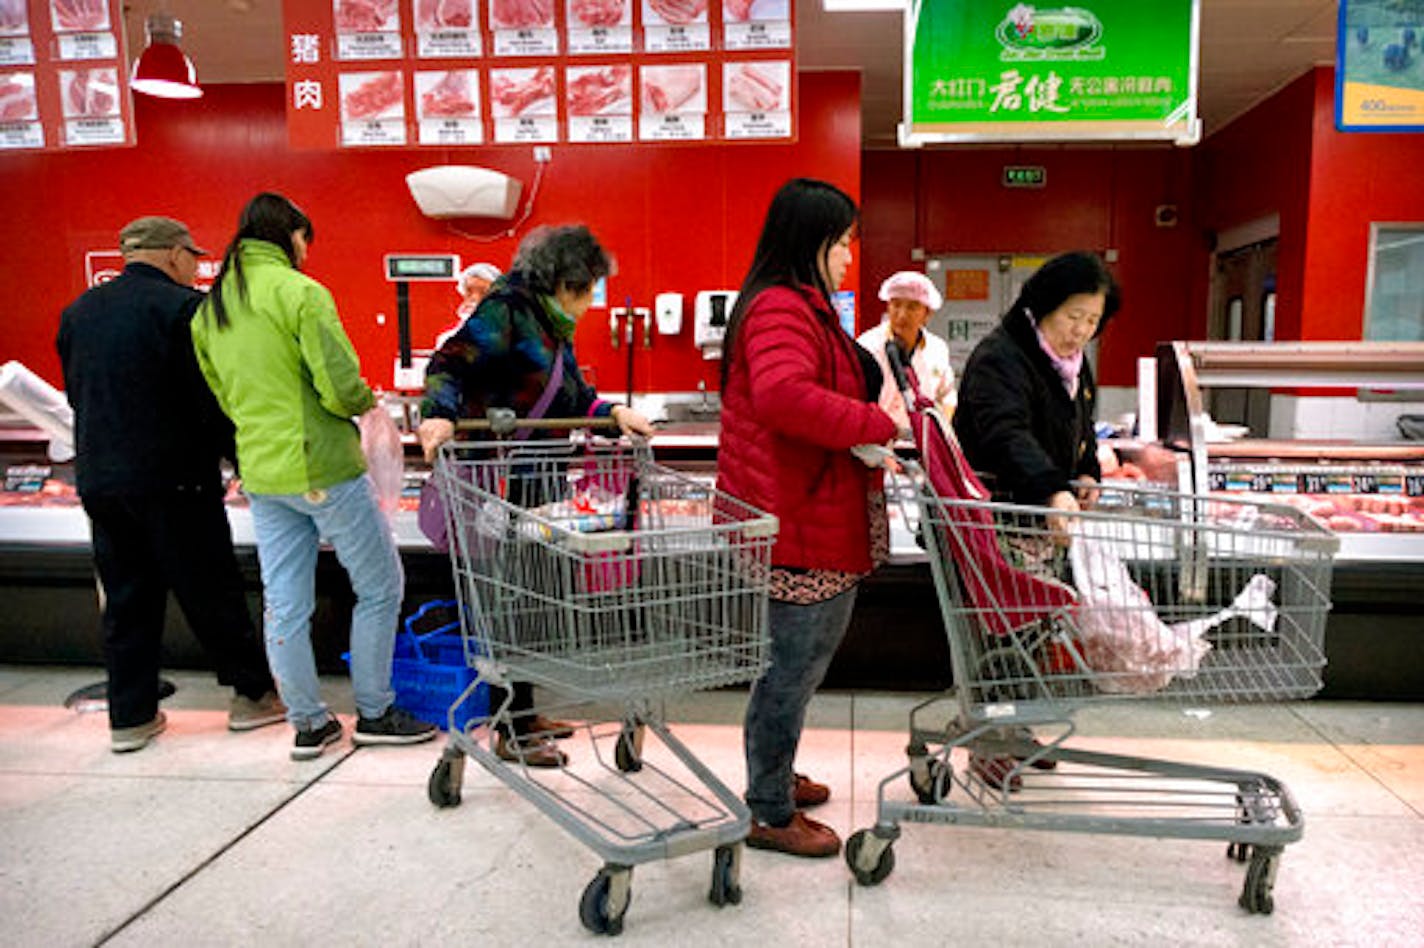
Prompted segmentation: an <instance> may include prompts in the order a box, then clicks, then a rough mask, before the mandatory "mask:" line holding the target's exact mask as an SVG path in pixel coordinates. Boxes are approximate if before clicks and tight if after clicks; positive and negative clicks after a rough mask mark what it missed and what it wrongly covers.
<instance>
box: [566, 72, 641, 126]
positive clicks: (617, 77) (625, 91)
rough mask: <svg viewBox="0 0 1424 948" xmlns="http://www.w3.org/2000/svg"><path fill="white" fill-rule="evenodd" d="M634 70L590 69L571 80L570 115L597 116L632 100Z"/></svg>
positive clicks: (569, 92) (569, 93) (569, 95)
mask: <svg viewBox="0 0 1424 948" xmlns="http://www.w3.org/2000/svg"><path fill="white" fill-rule="evenodd" d="M632 95H633V70H632V68H631V67H628V66H608V67H606V68H604V69H590V70H589V71H587V72H585V73H583V74H582V75H580V76H579V77H578V78H576V79H570V80H569V91H568V97H569V114H570V115H597V114H598V113H599V112H602V111H603V110H604V109H606V108H608V107H609V106H610V105H613V104H614V103H615V102H621V101H624V100H626V99H630V98H632Z"/></svg>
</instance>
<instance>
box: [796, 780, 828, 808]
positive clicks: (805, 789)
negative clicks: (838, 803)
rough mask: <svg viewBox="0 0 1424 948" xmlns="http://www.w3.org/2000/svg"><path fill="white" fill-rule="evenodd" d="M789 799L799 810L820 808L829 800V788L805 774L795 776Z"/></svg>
mask: <svg viewBox="0 0 1424 948" xmlns="http://www.w3.org/2000/svg"><path fill="white" fill-rule="evenodd" d="M791 798H792V800H794V801H795V802H796V806H797V808H799V809H805V808H806V807H808V806H820V805H821V804H822V803H825V802H826V801H827V800H829V799H830V798H831V788H830V787H828V786H826V785H825V784H823V783H817V782H816V781H814V780H812V779H811V778H810V777H808V776H806V775H805V774H797V775H796V787H795V789H794V790H793V791H792V794H791Z"/></svg>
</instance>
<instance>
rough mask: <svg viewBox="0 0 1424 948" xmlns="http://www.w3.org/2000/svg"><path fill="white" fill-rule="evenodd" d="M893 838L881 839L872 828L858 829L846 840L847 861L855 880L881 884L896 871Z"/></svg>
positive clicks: (863, 882)
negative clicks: (892, 845)
mask: <svg viewBox="0 0 1424 948" xmlns="http://www.w3.org/2000/svg"><path fill="white" fill-rule="evenodd" d="M891 842H893V840H888V839H881V838H880V837H879V836H876V835H875V833H873V832H872V831H870V830H856V831H855V832H854V833H852V834H851V837H850V839H848V840H846V848H845V861H846V865H847V866H849V867H850V871H851V874H852V875H854V876H855V881H856V882H859V883H860V884H861V885H879V884H880V883H882V882H884V881H885V880H886V878H887V877H889V875H890V873H891V872H894V871H895V850H894V849H893V848H892V847H891V845H890V844H891Z"/></svg>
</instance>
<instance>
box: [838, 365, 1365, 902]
mask: <svg viewBox="0 0 1424 948" xmlns="http://www.w3.org/2000/svg"><path fill="white" fill-rule="evenodd" d="M891 358H892V362H894V361H895V354H894V353H891ZM899 374H900V376H901V389H902V392H904V393H905V397H906V401H907V404H912V405H913V406H914V407H913V409H912V412H911V423H912V427H913V428H914V431H915V436H916V441H917V443H918V447H919V449H920V463H919V464H917V465H916V464H909V465H907V471H908V473H909V475H910V477H909V481H910V485H909V490H908V500H909V503H908V504H907V508H908V509H907V510H906V515H907V518H911V519H913V518H914V517H915V516H917V518H918V530H919V533H920V535H921V536H922V538H923V543H924V546H925V549H926V552H927V553H928V555H929V560H930V564H931V570H932V573H933V576H934V582H935V587H936V591H937V595H938V600H939V603H940V607H941V611H942V613H943V618H944V624H945V630H946V633H947V635H948V638H949V646H950V659H951V662H952V665H953V674H954V682H955V685H954V688H953V690H952V691H951V693H950V694H948V695H946V696H944V697H942V698H936V699H934V700H932V701H928V702H925V703H923V704H921V705H919V706H917V707H916V708H915V709H914V710H913V711H912V712H911V714H910V743H909V747H908V749H907V750H908V756H909V761H908V763H907V765H906V766H905V767H902V768H900V769H899V770H897V771H896V772H895V773H893V774H891V775H890V776H888V777H886V778H885V779H884V780H883V781H882V782H881V783H880V786H879V790H878V792H877V819H876V823H875V824H874V826H872V827H870V828H868V829H863V830H860V831H858V832H856V833H855V834H853V835H852V836H851V838H850V839H849V841H848V842H847V845H846V852H845V858H846V862H847V864H848V865H849V866H850V869H851V871H852V873H853V874H854V876H855V878H856V880H857V881H858V882H860V883H861V884H862V885H876V884H878V883H880V882H882V881H883V880H884V879H885V878H886V877H887V876H889V875H890V873H891V872H892V870H893V869H894V865H895V859H894V851H893V848H892V844H893V843H894V841H895V840H896V839H897V838H898V837H899V833H900V829H899V825H900V823H902V822H911V823H952V824H965V825H973V826H995V827H1006V828H1014V829H1045V830H1061V831H1071V832H1085V833H1103V834H1120V835H1135V836H1151V837H1158V838H1185V839H1206V840H1218V841H1220V842H1223V843H1226V844H1227V855H1228V856H1229V857H1230V858H1233V859H1236V860H1238V861H1241V862H1244V863H1248V867H1247V870H1246V878H1245V884H1244V886H1243V889H1242V892H1241V895H1240V898H1239V904H1240V905H1241V906H1242V908H1244V909H1245V910H1246V911H1248V912H1251V913H1269V912H1271V911H1272V909H1273V907H1274V901H1273V896H1272V890H1273V887H1274V883H1275V878H1276V870H1277V866H1278V864H1279V860H1280V855H1281V853H1282V851H1283V849H1284V847H1285V846H1286V845H1287V844H1288V843H1291V842H1294V841H1296V840H1298V839H1300V837H1301V835H1302V833H1303V830H1304V822H1303V817H1302V814H1301V811H1300V808H1299V807H1298V806H1297V804H1296V801H1295V800H1294V799H1293V798H1292V796H1291V793H1290V791H1289V789H1288V788H1287V787H1286V786H1285V785H1284V784H1283V783H1281V782H1280V781H1278V780H1276V779H1274V778H1272V777H1271V776H1269V775H1267V774H1264V773H1256V772H1251V771H1244V770H1235V769H1229V768H1226V767H1212V766H1199V765H1193V764H1185V763H1176V762H1171V761H1162V760H1150V759H1145V758H1140V757H1134V756H1125V755H1118V754H1107V753H1100V752H1095V751H1089V750H1083V749H1076V748H1074V747H1071V746H1069V739H1070V738H1071V737H1072V736H1073V734H1074V725H1073V721H1072V716H1073V713H1074V710H1075V709H1077V708H1079V707H1081V706H1083V705H1087V704H1093V703H1098V702H1106V701H1126V700H1143V699H1156V700H1175V701H1178V702H1183V703H1189V704H1191V705H1197V704H1200V703H1209V702H1244V701H1271V700H1285V699H1293V698H1304V697H1308V696H1309V695H1311V694H1313V693H1314V692H1316V691H1317V690H1319V688H1320V686H1321V677H1320V676H1321V669H1322V668H1323V667H1324V664H1325V658H1324V652H1323V642H1324V629H1325V620H1326V616H1327V614H1328V612H1329V608H1330V579H1331V570H1332V565H1333V557H1334V554H1335V552H1336V550H1337V548H1338V541H1337V540H1336V538H1335V537H1334V535H1333V534H1331V533H1330V532H1329V531H1328V530H1327V529H1325V528H1324V527H1323V526H1321V525H1320V524H1319V523H1318V522H1317V521H1315V520H1313V519H1312V518H1310V517H1308V516H1306V515H1304V514H1302V513H1300V512H1299V511H1296V510H1294V509H1292V508H1289V507H1285V506H1280V505H1271V504H1265V503H1254V502H1250V501H1232V500H1224V499H1222V500H1219V499H1217V498H1207V497H1202V496H1196V495H1189V494H1171V493H1164V492H1156V491H1134V490H1130V489H1128V488H1125V487H1124V488H1121V489H1117V488H1114V489H1113V490H1112V491H1106V490H1105V491H1104V493H1103V496H1102V499H1101V501H1100V503H1099V504H1098V505H1096V506H1095V507H1094V508H1093V509H1091V510H1085V511H1082V512H1078V513H1072V514H1062V513H1060V512H1059V511H1055V510H1051V509H1048V508H1042V507H1026V506H1021V505H1014V504H1005V503H995V502H992V501H990V500H989V499H987V498H988V494H987V492H986V491H985V490H984V488H983V485H982V484H981V483H980V482H979V481H978V479H977V478H976V477H975V475H974V473H973V472H972V471H971V470H969V468H968V467H967V465H966V464H965V461H964V458H963V455H962V454H961V453H960V451H959V447H958V444H957V442H956V441H955V440H954V437H953V434H952V433H951V432H950V430H949V428H948V425H947V424H946V423H945V422H944V419H943V418H942V417H940V416H939V414H938V412H936V411H934V410H933V409H931V408H929V407H928V406H927V405H926V404H925V403H924V402H923V401H919V402H918V403H916V401H915V400H913V399H912V397H911V396H910V394H909V390H907V389H906V385H905V382H904V381H903V372H901V373H899ZM946 703H948V711H949V717H950V720H949V723H948V724H947V725H946V724H944V723H943V722H944V719H945V716H946V715H945V712H946ZM929 721H933V722H934V723H932V724H931V723H925V722H929ZM1030 726H1034V727H1038V729H1039V733H1040V734H1051V735H1052V738H1051V739H1048V740H1045V742H1043V743H1039V742H1038V740H1037V739H1035V738H1034V736H1033V732H1032V731H1030V730H1029V728H1030ZM956 749H962V750H960V753H959V754H957V755H956V754H953V753H952V752H954V751H955V750H956ZM966 757H967V760H966ZM902 778H907V779H908V782H909V785H910V788H911V791H912V792H913V794H914V797H915V800H914V802H904V801H902V800H900V799H896V798H895V795H894V792H893V788H894V787H895V786H896V785H897V784H898V782H899V781H900V780H901V779H902Z"/></svg>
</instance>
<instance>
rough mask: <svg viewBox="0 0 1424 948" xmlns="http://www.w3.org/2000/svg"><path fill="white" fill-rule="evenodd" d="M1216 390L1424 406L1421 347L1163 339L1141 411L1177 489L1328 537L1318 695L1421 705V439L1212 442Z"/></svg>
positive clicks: (1126, 453) (1423, 494)
mask: <svg viewBox="0 0 1424 948" xmlns="http://www.w3.org/2000/svg"><path fill="white" fill-rule="evenodd" d="M1223 387H1231V388H1263V389H1268V390H1276V391H1281V390H1285V391H1299V390H1302V389H1303V390H1305V391H1307V392H1314V391H1316V390H1334V391H1332V394H1338V392H1339V391H1341V390H1343V391H1345V392H1347V393H1348V394H1349V395H1351V396H1356V393H1357V392H1359V391H1361V390H1364V391H1369V392H1376V393H1378V392H1389V393H1395V394H1403V395H1404V396H1406V397H1416V396H1417V398H1418V399H1420V400H1424V343H1411V342H1290V343H1235V342H1216V341H1211V342H1182V341H1178V342H1171V343H1164V344H1162V345H1160V346H1159V347H1158V350H1157V354H1156V373H1155V388H1156V398H1155V404H1152V405H1141V406H1139V413H1140V414H1145V413H1147V412H1153V417H1152V418H1151V419H1150V420H1151V421H1153V422H1155V432H1156V434H1157V438H1156V439H1155V440H1154V443H1153V446H1154V447H1157V448H1159V449H1165V450H1166V451H1169V452H1171V453H1172V454H1173V455H1175V456H1176V457H1177V458H1178V459H1179V474H1178V479H1177V483H1176V484H1175V485H1174V486H1177V487H1180V488H1181V489H1184V490H1191V491H1194V492H1198V493H1219V494H1226V495H1239V496H1249V497H1254V498H1257V499H1266V500H1270V501H1271V502H1275V503H1283V504H1288V505H1290V506H1293V507H1296V508H1298V509H1301V510H1304V511H1305V512H1307V513H1309V514H1311V515H1312V516H1315V517H1316V518H1317V519H1319V520H1320V521H1321V522H1323V523H1325V524H1326V525H1327V526H1329V527H1330V528H1331V529H1332V530H1333V531H1335V533H1336V535H1337V536H1338V537H1339V539H1340V552H1339V554H1338V556H1337V558H1336V563H1335V571H1334V582H1333V600H1334V608H1333V611H1332V614H1331V617H1330V620H1329V622H1328V623H1327V626H1326V657H1327V659H1328V661H1329V666H1328V667H1327V668H1326V673H1325V674H1326V692H1327V694H1332V695H1335V696H1339V697H1352V698H1377V697H1391V698H1393V697H1403V698H1411V699H1417V698H1420V697H1424V663H1421V662H1420V661H1419V660H1418V657H1417V656H1418V654H1419V649H1420V646H1421V645H1424V595H1421V594H1420V592H1419V590H1420V589H1421V588H1424V442H1421V441H1411V440H1406V439H1404V438H1402V437H1401V438H1399V439H1397V440H1374V441H1364V440H1358V441H1356V440H1342V439H1334V438H1332V439H1325V438H1302V439H1294V440H1290V439H1279V438H1251V437H1246V438H1237V439H1222V438H1213V437H1211V436H1210V435H1211V433H1212V431H1213V430H1214V426H1213V424H1212V421H1211V419H1210V417H1209V415H1208V413H1207V411H1206V408H1205V404H1206V399H1205V392H1206V391H1207V390H1209V389H1213V388H1223ZM1382 404H1384V405H1388V404H1391V403H1390V402H1383V403H1382ZM1394 404H1401V405H1406V404H1408V403H1407V402H1397V403H1394ZM1154 409H1155V411H1154ZM1403 410H1404V409H1403V408H1401V411H1403ZM1148 427H1149V428H1151V427H1152V426H1151V425H1149V426H1148ZM1137 447H1139V448H1142V447H1143V446H1142V445H1140V444H1138V445H1137ZM1123 448H1124V450H1123V451H1122V452H1121V453H1122V454H1123V455H1124V456H1125V457H1126V458H1129V459H1130V458H1131V457H1132V451H1133V443H1131V442H1129V443H1127V444H1125V445H1124V446H1123Z"/></svg>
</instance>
